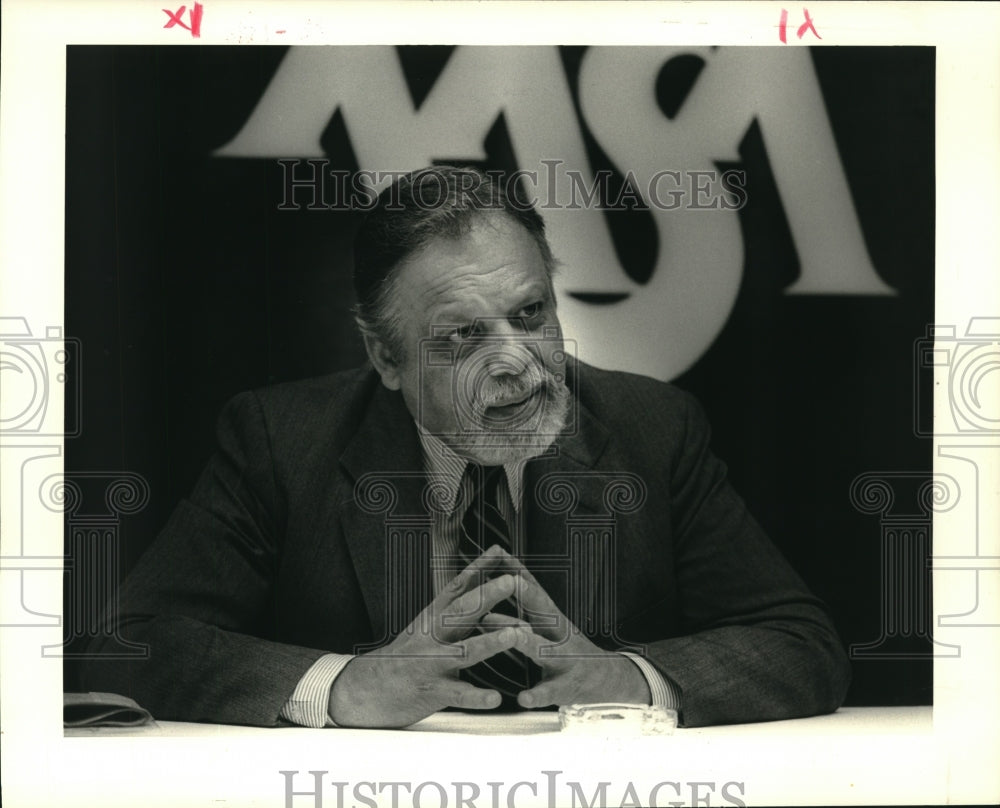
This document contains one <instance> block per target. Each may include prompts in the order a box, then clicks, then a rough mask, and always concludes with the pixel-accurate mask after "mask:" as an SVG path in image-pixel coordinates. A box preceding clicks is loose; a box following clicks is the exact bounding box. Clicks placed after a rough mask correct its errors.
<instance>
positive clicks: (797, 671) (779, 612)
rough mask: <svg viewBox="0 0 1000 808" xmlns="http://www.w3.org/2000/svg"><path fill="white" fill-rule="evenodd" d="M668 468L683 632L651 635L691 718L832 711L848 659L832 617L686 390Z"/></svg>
mask: <svg viewBox="0 0 1000 808" xmlns="http://www.w3.org/2000/svg"><path fill="white" fill-rule="evenodd" d="M685 400H686V428H685V430H684V437H683V440H682V445H681V448H680V451H678V452H677V453H676V455H675V457H674V458H673V459H672V467H671V471H670V488H671V499H672V503H673V514H674V516H673V520H672V521H673V525H672V527H673V541H674V561H675V575H676V581H677V590H678V594H679V604H680V610H681V615H680V625H681V629H682V630H681V632H680V633H681V635H682V636H678V637H675V638H672V639H665V640H661V641H655V642H652V643H649V644H648V653H649V657H650V660H651V661H652V662H653V663H654V664H655V665H656V666H657V667H658V668H659V669H660V670H661V671H662V672H663V673H664V674H666V676H667V677H669V679H670V680H671V681H672V682H673V683H674V684H676V685H677V686H678V687H679V688H680V691H681V710H682V721H683V723H684V724H685V725H686V726H701V725H708V724H720V723H744V722H752V721H769V720H777V719H785V718H795V717H800V716H808V715H816V714H820V713H828V712H832V711H834V710H836V709H837V708H838V707H839V706H840V705H841V703H842V702H843V699H844V695H845V693H846V691H847V686H848V684H849V682H850V665H849V662H848V660H847V656H846V654H845V653H844V649H843V646H842V645H841V642H840V640H839V638H838V636H837V633H836V631H835V629H834V627H833V623H832V621H831V619H830V616H829V614H828V612H827V610H826V608H825V606H824V605H823V604H822V602H821V601H819V600H818V599H817V598H816V597H814V596H813V595H812V594H811V593H810V592H809V590H808V588H807V587H806V585H805V584H804V582H803V581H802V579H801V578H800V577H799V576H798V575H797V574H796V573H795V572H794V571H793V570H792V568H791V566H790V565H789V564H788V562H787V561H786V560H785V559H784V558H783V557H782V555H781V553H780V552H779V551H778V549H777V547H775V545H774V544H773V543H772V542H771V541H770V539H769V538H768V537H767V536H766V535H765V534H764V532H763V530H762V529H761V528H760V526H759V525H758V524H757V523H756V521H755V520H754V519H753V517H752V516H751V515H750V514H749V513H748V511H747V508H746V506H745V504H744V503H743V501H742V499H741V498H740V497H739V496H738V495H737V494H736V493H735V492H734V491H733V489H732V487H731V486H730V485H729V483H728V481H727V479H726V468H725V465H724V464H723V463H722V462H721V461H720V460H718V459H717V458H716V457H715V456H714V455H713V454H712V453H711V452H710V450H709V448H708V446H709V437H710V431H709V427H708V422H707V420H706V418H705V416H704V414H703V413H702V411H701V409H700V407H699V406H698V404H697V403H696V402H695V401H694V399H693V398H691V397H690V396H687V395H685Z"/></svg>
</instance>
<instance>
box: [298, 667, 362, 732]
mask: <svg viewBox="0 0 1000 808" xmlns="http://www.w3.org/2000/svg"><path fill="white" fill-rule="evenodd" d="M352 659H354V657H353V656H351V655H350V654H326V655H325V656H321V657H320V658H319V659H317V660H316V661H315V662H314V663H313V664H312V666H311V667H310V668H309V670H307V671H306V672H305V674H304V675H303V677H302V678H301V679H299V683H298V685H296V687H295V691H294V692H293V693H292V696H291V698H290V699H288V701H286V702H285V706H284V707H282V708H281V717H282V718H284V719H285V720H286V721H291V722H292V723H293V724H299V725H300V726H303V727H312V728H314V729H319V728H321V727H335V726H337V725H336V724H334V723H333V721H331V720H330V688H332V687H333V682H334V680H335V679H336V678H337V677H338V676H339V675H340V672H341V671H342V670H343V669H344V668H345V667H347V663H348V662H350V661H351V660H352Z"/></svg>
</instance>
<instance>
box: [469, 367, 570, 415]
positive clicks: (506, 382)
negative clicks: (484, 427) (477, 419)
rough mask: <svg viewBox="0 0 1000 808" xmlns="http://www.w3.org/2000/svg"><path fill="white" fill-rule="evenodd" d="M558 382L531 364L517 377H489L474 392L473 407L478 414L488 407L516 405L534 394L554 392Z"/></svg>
mask: <svg viewBox="0 0 1000 808" xmlns="http://www.w3.org/2000/svg"><path fill="white" fill-rule="evenodd" d="M558 385H559V382H558V381H556V378H555V376H554V375H553V374H552V372H551V371H550V370H549V369H548V368H546V367H543V366H541V365H536V364H532V365H529V366H527V367H526V368H525V370H524V372H523V373H521V374H519V375H517V376H490V377H488V378H487V379H486V380H484V383H483V385H482V386H481V387H480V388H479V389H478V390H477V391H476V398H475V401H474V402H473V406H474V408H475V410H476V412H478V413H484V412H485V411H486V410H488V409H489V408H490V407H504V406H507V405H510V404H518V403H520V402H522V401H524V400H526V399H527V398H529V397H530V396H532V395H535V394H536V393H539V392H542V393H545V394H548V393H553V392H555V391H556V389H557V387H558Z"/></svg>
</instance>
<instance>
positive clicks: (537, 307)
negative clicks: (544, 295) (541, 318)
mask: <svg viewBox="0 0 1000 808" xmlns="http://www.w3.org/2000/svg"><path fill="white" fill-rule="evenodd" d="M541 310H542V301H540V300H536V301H535V302H534V303H529V304H528V305H527V306H524V307H522V309H521V313H520V316H521V317H528V318H530V317H536V316H537V315H538V314H539V312H541Z"/></svg>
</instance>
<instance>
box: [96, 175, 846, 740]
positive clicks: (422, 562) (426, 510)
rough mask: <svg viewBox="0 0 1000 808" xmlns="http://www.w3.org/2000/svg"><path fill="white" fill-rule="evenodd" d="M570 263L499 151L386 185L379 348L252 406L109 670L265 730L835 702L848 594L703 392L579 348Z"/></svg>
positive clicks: (367, 230)
mask: <svg viewBox="0 0 1000 808" xmlns="http://www.w3.org/2000/svg"><path fill="white" fill-rule="evenodd" d="M553 268H554V260H553V257H552V255H551V252H550V251H549V247H548V244H547V242H546V240H545V235H544V225H543V223H542V220H541V218H540V217H539V216H538V214H537V213H536V212H534V211H533V210H531V209H530V208H527V209H526V208H525V206H523V205H521V204H519V203H518V201H517V200H516V199H515V198H513V197H512V196H511V195H510V194H508V193H507V190H506V189H505V188H504V187H502V185H500V184H497V183H494V182H492V181H490V179H489V178H487V177H485V176H484V175H482V174H480V173H478V172H475V171H472V170H466V169H453V168H435V169H427V170H424V171H421V172H415V173H414V174H412V175H409V176H407V177H405V178H402V179H401V180H398V181H397V182H396V183H394V184H393V185H392V186H390V187H389V188H387V189H386V190H385V191H383V192H382V194H381V195H380V197H379V200H378V204H377V205H376V206H375V208H374V209H373V210H372V211H371V212H370V213H369V215H368V216H367V219H366V221H365V223H364V224H363V225H362V228H361V230H360V232H359V234H358V236H357V239H356V242H355V281H356V289H357V292H358V299H359V305H358V322H359V325H360V327H361V330H362V333H363V335H364V339H365V344H366V348H367V351H368V355H369V357H370V359H371V364H372V368H366V369H361V370H358V371H354V372H349V373H343V374H337V375H334V376H331V377H327V378H323V379H317V380H310V381H305V382H299V383H294V384H288V385H283V386H279V387H275V388H271V389H267V390H262V391H258V392H254V393H246V394H243V395H241V396H238V397H237V398H236V399H234V400H233V401H232V402H230V404H229V405H228V406H227V408H226V410H225V411H224V412H223V414H222V417H221V418H220V422H219V432H218V440H219V446H218V450H217V452H216V454H215V456H214V457H213V459H212V460H211V462H210V463H209V465H208V467H207V468H206V470H205V472H204V473H203V475H202V477H201V479H200V480H199V482H198V484H197V486H196V488H195V490H194V492H193V494H192V495H191V497H190V498H188V499H187V500H185V501H183V502H182V503H181V504H180V505H179V506H178V508H177V510H176V511H175V513H174V514H173V517H172V518H171V520H170V522H169V524H168V525H167V527H166V528H165V529H164V531H163V533H162V534H161V535H160V536H159V537H158V538H157V540H156V541H155V542H154V543H153V545H152V546H151V547H150V549H149V551H148V552H147V553H146V554H145V556H144V557H143V559H142V560H141V561H140V563H139V564H138V565H137V567H136V569H135V570H134V571H133V572H132V574H131V575H130V576H129V578H128V579H127V581H126V582H125V585H124V587H123V590H122V592H121V593H120V598H119V600H120V609H119V610H118V613H117V615H114V614H112V615H109V617H108V619H109V620H115V619H117V620H118V625H119V629H120V631H121V632H122V633H123V634H124V635H125V636H126V637H128V638H129V639H131V640H133V641H138V642H144V643H147V644H148V645H149V647H150V656H149V658H148V659H145V660H141V661H138V662H136V661H127V660H122V661H112V660H94V661H91V662H89V663H88V664H87V665H86V667H85V669H84V671H83V679H84V683H85V686H86V687H87V688H88V689H92V690H111V691H116V692H123V693H126V694H128V695H131V696H132V697H133V698H135V699H136V700H137V701H139V702H140V703H141V704H143V705H144V706H146V707H147V708H149V709H150V710H151V711H152V712H153V714H154V715H156V716H157V717H160V718H164V719H170V718H172V719H179V720H205V721H216V722H225V723H245V724H256V725H274V724H277V723H280V721H282V720H285V721H291V722H294V723H299V724H305V725H308V726H373V727H374V726H406V725H408V724H410V723H413V722H414V721H417V720H419V719H420V718H423V717H425V716H426V715H429V714H430V713H432V712H435V711H437V710H440V709H443V708H446V707H459V708H464V709H481V710H484V709H491V708H496V707H499V706H501V704H502V705H503V706H504V707H507V708H511V707H520V708H538V707H545V706H549V705H554V704H569V703H586V702H607V701H618V702H634V703H645V704H650V703H652V704H659V705H663V706H666V707H672V708H675V709H677V710H678V711H679V713H680V715H681V717H682V721H683V722H684V723H685V724H686V725H688V726H694V725H701V724H711V723H727V722H744V721H759V720H771V719H779V718H789V717H795V716H804V715H811V714H816V713H820V712H829V711H832V710H835V709H836V708H837V707H838V706H839V705H840V704H841V702H842V700H843V697H844V693H845V690H846V687H847V683H848V680H849V668H848V664H847V661H846V657H845V655H844V653H843V650H842V648H841V645H840V642H839V640H838V639H837V636H836V633H835V632H834V630H833V627H832V625H831V623H830V620H829V617H828V615H827V614H826V611H825V609H824V607H823V606H822V604H821V603H820V602H819V601H817V600H816V598H814V597H813V596H812V595H811V594H810V593H809V592H808V590H807V588H806V587H805V585H804V584H803V582H802V581H801V580H800V579H799V578H798V576H797V575H796V574H795V573H794V572H793V571H792V570H791V568H790V567H789V566H788V564H787V563H786V562H785V561H784V559H783V558H782V557H781V556H780V554H779V553H778V551H777V550H776V548H775V547H774V546H773V545H772V544H771V542H770V541H769V540H768V539H767V537H766V536H765V535H764V534H763V532H762V531H761V529H760V527H759V526H758V525H757V524H756V522H755V521H754V520H753V518H752V517H751V516H750V515H749V513H748V512H747V510H746V508H745V506H744V504H743V502H742V501H741V500H740V498H739V497H738V496H737V495H736V494H735V493H734V492H733V491H732V489H731V488H730V486H729V485H728V483H727V481H726V479H725V468H724V466H723V464H722V463H721V462H720V461H719V460H717V459H716V458H715V457H714V456H713V455H712V454H711V452H710V451H709V448H708V442H709V430H708V426H707V424H706V422H705V419H704V416H703V415H702V413H701V411H700V409H699V408H698V406H697V404H696V403H695V402H694V401H693V399H692V398H691V397H690V396H688V395H687V394H685V393H682V392H681V391H679V390H677V389H676V388H674V387H672V386H670V385H667V384H663V383H660V382H656V381H653V380H650V379H646V378H644V377H640V376H635V375H631V374H624V373H615V372H608V371H600V370H597V369H594V368H591V367H588V366H586V365H585V364H583V363H582V362H577V361H575V360H573V359H572V358H571V357H570V356H568V353H567V350H566V346H565V345H564V343H563V340H562V336H561V332H560V330H559V322H558V319H557V317H556V305H555V297H554V293H553V287H552V272H553ZM100 645H101V640H100V638H98V640H97V641H95V645H94V647H92V648H91V651H92V652H94V653H96V654H100V651H101V648H100Z"/></svg>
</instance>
